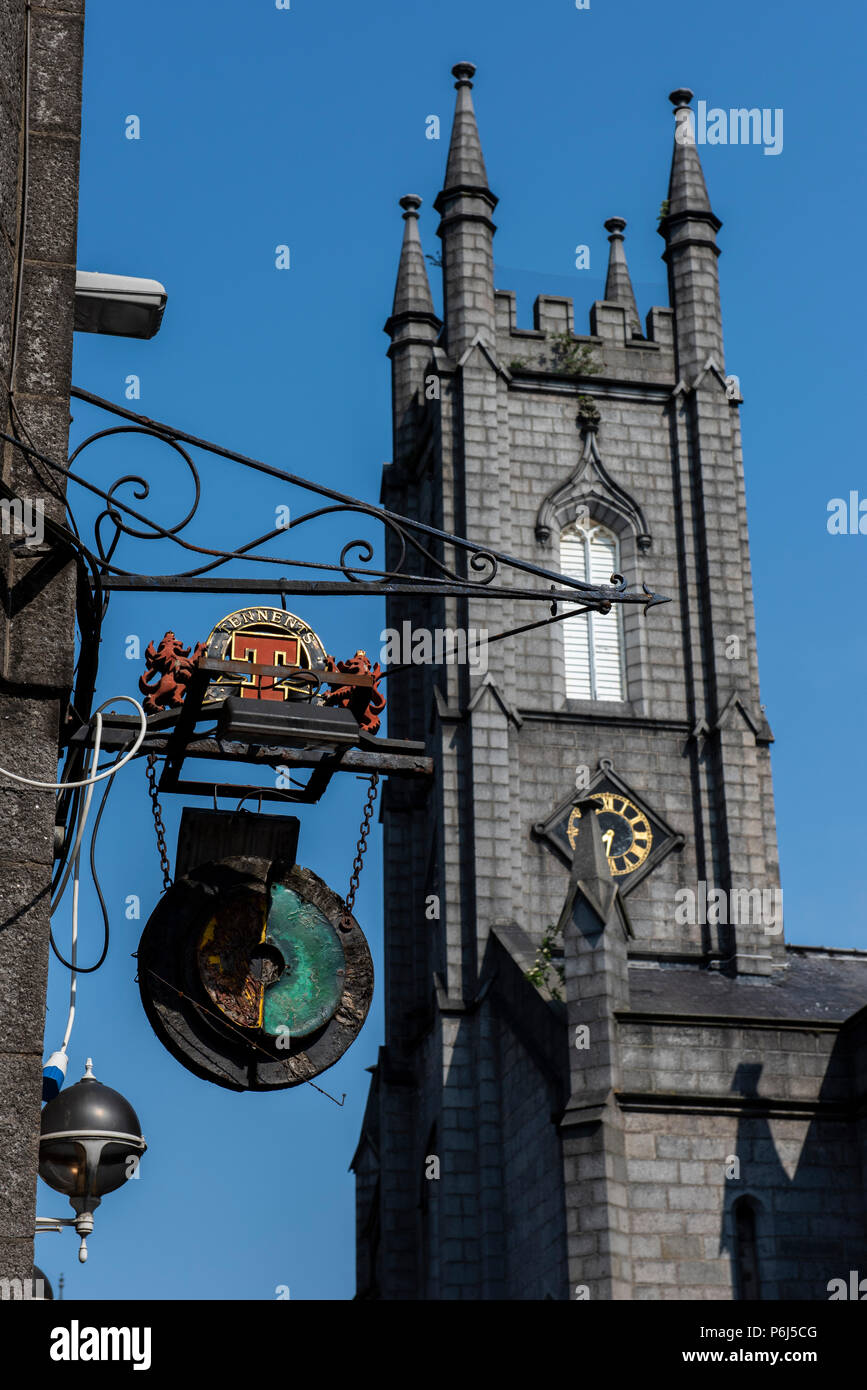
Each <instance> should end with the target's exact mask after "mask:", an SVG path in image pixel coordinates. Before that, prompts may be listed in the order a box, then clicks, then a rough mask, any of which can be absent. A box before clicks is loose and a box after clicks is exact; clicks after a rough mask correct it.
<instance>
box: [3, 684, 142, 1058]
mask: <svg viewBox="0 0 867 1390" xmlns="http://www.w3.org/2000/svg"><path fill="white" fill-rule="evenodd" d="M116 700H125V701H126V702H127V703H128V704H130V705H135V708H136V712H137V713H138V716H139V718H140V720H141V728H140V729H139V731H138V734H137V735H136V740H135V742H134V744H133V746H132V748H130V750H129V751H128V752H127V753H125V754H124V755H123V757H122V758H119V759H118V761H117V762H116V763H112V765H111V767H108V768H105V769H104V770H103V771H102V772H96V773H94V774H93V776H87V777H84V778H83V779H82V780H81V781H80V782H36V781H34V780H33V779H32V778H30V777H19V776H18V775H17V774H16V773H14V772H7V770H6V769H5V768H0V773H2V774H3V775H4V776H6V777H11V778H12V780H13V781H14V782H23V783H24V784H25V785H26V786H28V787H39V788H40V789H44V790H46V791H66V790H67V789H71V788H74V787H86V788H87V795H86V796H85V798H84V804H83V805H82V808H81V811H80V812H79V815H78V825H77V828H76V835H75V843H74V844H73V846H72V850H71V852H70V854H69V857H68V860H67V864H66V870H65V872H64V875H63V878H62V880H61V883H60V887H59V888H58V890H57V892H56V894H55V895H54V898H53V900H52V903H51V912H52V914H53V913H54V912H55V911H56V909H57V906H58V904H59V902H60V900H61V898H62V897H63V895H64V893H65V892H66V887H67V884H68V883H69V876H70V874H72V876H73V877H72V950H71V952H70V957H69V959H70V963H71V965H72V970H71V973H70V980H69V1014H68V1016H67V1020H66V1031H65V1032H64V1034H63V1043H62V1045H61V1047H60V1052H59V1053H57V1052H55V1053H52V1055H51V1057H50V1058H49V1060H48V1062H47V1064H46V1066H47V1067H54V1068H59V1070H60V1071H61V1072H62V1073H63V1075H65V1074H66V1061H65V1057H66V1049H67V1048H68V1046H69V1039H70V1037H71V1036H72V1025H73V1023H74V1021H75V1005H76V994H77V989H78V971H77V970H76V969H75V963H76V960H77V953H78V891H79V882H80V868H81V846H82V841H83V840H84V831H85V827H86V826H87V820H88V816H89V815H90V805H91V802H92V801H93V789H94V787H95V786H96V783H97V782H102V781H103V780H104V779H105V778H106V777H114V776H115V774H116V773H118V772H119V771H120V769H121V768H122V767H123V766H124V765H125V764H126V763H128V762H129V761H130V759H131V758H134V757H135V755H136V753H137V752H138V750H139V748H141V745H142V743H143V741H144V737H145V734H146V733H147V715H146V714H145V712H144V709H143V708H142V706H141V705H140V704H139V702H138V700H134V699H133V697H132V696H131V695H115V696H114V697H113V699H111V700H106V701H105V702H104V703H103V704H101V705H100V706H99V708H98V709H96V710H94V712H93V714H92V715H91V721H90V722H91V723H93V725H94V735H93V751H92V753H91V756H90V761H89V763H88V764H87V765H86V769H85V770H86V771H87V772H92V770H93V769H94V768H95V767H96V766H97V764H98V762H99V753H100V748H101V746H102V725H103V720H102V711H103V710H104V709H105V708H106V706H107V705H111V704H114V703H115V701H116ZM61 1084H62V1077H61Z"/></svg>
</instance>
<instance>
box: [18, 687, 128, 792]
mask: <svg viewBox="0 0 867 1390" xmlns="http://www.w3.org/2000/svg"><path fill="white" fill-rule="evenodd" d="M115 700H126V702H127V704H130V705H135V707H136V710H137V711H138V715H139V718H140V719H141V728H140V729H139V731H138V734H137V735H136V740H135V743H134V744H133V746H132V748H131V749H130V750H129V752H128V753H124V755H123V757H122V758H119V759H118V760H117V762H116V763H112V765H111V767H107V768H105V770H104V771H103V772H97V773H96V774H95V775H94V776H93V777H85V779H84V781H83V782H35V781H34V780H33V778H32V777H19V775H18V773H17V772H9V771H7V769H6V768H5V767H0V774H2V776H4V777H11V778H12V781H13V782H23V783H24V785H25V786H26V787H39V788H40V789H41V790H43V791H49V792H63V791H69V790H72V788H74V787H92V786H93V784H94V783H95V782H102V781H103V779H104V778H106V777H113V776H114V774H115V773H116V772H119V771H120V769H121V768H122V767H123V766H124V765H125V764H126V763H128V762H129V760H130V759H131V758H134V757H135V755H136V753H137V752H138V750H139V749H140V748H141V746H142V744H143V743H144V740H145V734H146V733H147V731H148V717H147V715H146V714H145V712H144V710H143V709H142V707H141V705H140V704H139V702H138V700H134V699H133V697H132V696H131V695H115V696H113V697H112V699H111V700H105V701H104V702H103V704H101V705H100V707H99V709H98V710H95V711H94V713H93V714H92V715H91V718H92V719H95V718H96V717H97V716H98V715H99V714H100V712H101V711H102V710H104V709H105V707H106V705H113V704H114V702H115Z"/></svg>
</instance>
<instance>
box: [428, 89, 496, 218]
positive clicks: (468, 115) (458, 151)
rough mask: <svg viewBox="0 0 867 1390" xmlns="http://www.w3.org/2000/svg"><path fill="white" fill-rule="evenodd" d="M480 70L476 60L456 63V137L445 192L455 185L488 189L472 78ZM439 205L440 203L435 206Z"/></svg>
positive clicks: (448, 167)
mask: <svg viewBox="0 0 867 1390" xmlns="http://www.w3.org/2000/svg"><path fill="white" fill-rule="evenodd" d="M475 71H476V69H475V66H474V65H473V64H472V63H455V65H454V67H453V68H452V76H453V77H456V78H457V81H456V82H455V87H456V88H457V93H458V97H457V102H456V104H455V120H454V125H453V126H452V138H451V144H450V146H449V157H448V163H447V164H446V181H445V183H444V184H443V193H448V192H449V191H450V190H451V189H453V188H487V186H488V175H487V171H486V169H485V161H484V157H483V155H482V142H481V140H480V139H479V130H478V126H477V124H476V112H475V108H474V106H473V98H472V96H471V92H472V86H473V83H472V77H473V75H474V73H475ZM435 206H436V205H435Z"/></svg>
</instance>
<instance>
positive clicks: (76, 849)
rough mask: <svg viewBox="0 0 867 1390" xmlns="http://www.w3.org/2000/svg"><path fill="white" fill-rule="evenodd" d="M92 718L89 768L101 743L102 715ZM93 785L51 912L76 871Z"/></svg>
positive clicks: (88, 791) (79, 818) (92, 765)
mask: <svg viewBox="0 0 867 1390" xmlns="http://www.w3.org/2000/svg"><path fill="white" fill-rule="evenodd" d="M93 718H94V722H95V728H94V734H93V757H92V758H91V760H90V763H89V767H90V768H94V767H96V765H97V763H98V762H99V750H100V746H101V744H102V715H101V714H100V712H99V710H97V712H96V714H95V715H94V716H93ZM93 786H94V784H93V782H91V783H90V785H89V786H88V788H87V793H86V795H85V798H84V805H83V806H82V808H81V811H80V813H79V816H78V828H77V831H76V835H75V843H74V844H73V846H72V849H71V851H70V853H69V854H68V856H67V859H66V869H65V870H64V874H63V878H62V879H61V881H60V887H59V888H58V890H57V892H56V893H55V895H54V898H53V900H52V903H51V911H52V912H56V910H57V905H58V903H59V902H60V899H61V898H62V897H63V895H64V893H65V892H66V885H67V884H68V882H69V875H70V874H71V873H72V871H73V869H74V870H75V872H76V874H77V873H78V856H79V855H80V854H81V842H82V840H83V839H84V827H85V826H86V825H87V818H88V816H89V815H90V803H91V801H92V800H93Z"/></svg>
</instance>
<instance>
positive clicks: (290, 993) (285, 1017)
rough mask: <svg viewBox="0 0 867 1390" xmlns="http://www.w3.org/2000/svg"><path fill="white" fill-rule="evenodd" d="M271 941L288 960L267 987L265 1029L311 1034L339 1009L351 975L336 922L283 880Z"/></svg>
mask: <svg viewBox="0 0 867 1390" xmlns="http://www.w3.org/2000/svg"><path fill="white" fill-rule="evenodd" d="M265 941H266V942H267V943H268V944H269V945H271V946H273V947H275V948H276V950H277V951H279V952H280V955H281V956H282V957H283V960H284V961H285V963H286V968H285V969H284V970H283V971H282V973H281V975H280V977H279V979H277V980H275V982H274V983H273V984H271V985H268V986H267V987H266V989H265V1000H264V1009H263V1016H262V1028H263V1031H264V1032H265V1033H267V1034H269V1035H270V1036H271V1037H277V1036H278V1035H279V1034H280V1033H281V1032H283V1031H284V1030H285V1029H286V1028H288V1030H289V1036H290V1037H301V1038H303V1037H305V1036H306V1035H307V1034H309V1033H313V1032H315V1030H316V1029H317V1028H321V1027H322V1025H323V1024H324V1023H327V1022H328V1020H329V1019H330V1018H331V1017H332V1015H333V1014H334V1013H335V1011H336V1009H337V1006H338V1004H339V1003H340V998H341V995H342V993H343V984H344V980H345V978H346V957H345V955H344V953H343V945H342V943H341V940H340V937H339V936H338V934H337V932H336V931H335V929H334V927H333V926H332V925H331V923H330V922H329V920H328V918H327V917H326V916H325V914H324V912H321V911H320V910H319V908H318V907H316V906H315V905H314V904H313V903H311V902H307V901H306V899H304V898H302V897H300V896H299V894H298V893H296V892H294V891H293V889H291V888H286V887H285V886H284V885H283V884H280V883H277V884H275V885H274V887H273V888H272V891H271V909H270V911H269V913H268V924H267V928H266V932H265Z"/></svg>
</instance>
